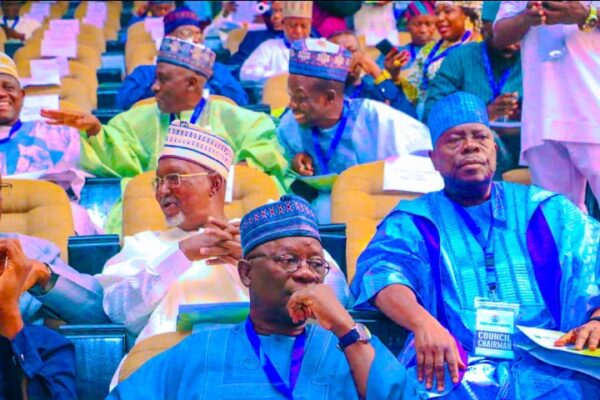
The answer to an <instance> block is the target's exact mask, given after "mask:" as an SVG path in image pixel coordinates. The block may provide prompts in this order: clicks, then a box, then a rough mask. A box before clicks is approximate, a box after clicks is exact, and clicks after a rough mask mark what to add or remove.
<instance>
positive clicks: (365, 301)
mask: <svg viewBox="0 0 600 400" xmlns="http://www.w3.org/2000/svg"><path fill="white" fill-rule="evenodd" d="M490 201H491V203H492V204H491V206H492V207H491V208H488V209H489V210H490V211H491V209H493V210H494V217H495V219H496V222H495V224H494V229H495V234H494V248H495V253H494V258H495V264H496V271H497V272H496V274H497V275H496V276H497V282H498V289H497V291H496V294H497V297H498V299H499V300H500V301H506V302H511V303H518V304H520V311H519V313H518V315H517V318H516V319H517V320H516V323H517V324H519V325H524V326H530V327H538V328H546V329H560V330H562V331H568V330H570V329H572V328H575V327H577V326H579V325H581V324H583V323H584V322H586V321H587V319H588V318H589V316H590V314H591V312H593V310H595V309H596V308H598V307H600V288H599V283H600V258H599V257H598V249H599V243H600V224H598V222H597V221H595V220H593V219H591V218H589V217H587V216H585V215H584V214H582V213H581V211H579V209H577V207H575V205H573V204H572V203H571V202H570V201H569V200H567V199H566V197H564V196H560V195H556V194H553V193H550V192H546V191H543V190H541V189H539V188H536V187H533V186H531V187H527V186H522V185H517V184H511V183H506V182H502V183H500V182H495V183H494V190H493V195H492V197H491V200H490ZM485 213H486V210H485V207H482V208H481V209H480V210H477V211H476V212H474V213H472V214H476V215H473V217H474V219H475V221H476V222H477V223H478V224H480V225H482V224H483V223H484V222H485V220H486V218H485ZM427 227H428V228H427ZM487 227H489V220H488V223H487ZM487 227H486V226H485V225H484V226H482V230H483V232H487ZM424 233H425V234H424ZM431 243H437V244H438V245H439V250H438V252H437V253H435V252H434V251H432V249H433V248H434V247H432V246H431ZM433 255H438V258H437V260H432V259H431V258H432V257H434V256H433ZM434 258H435V257H434ZM432 261H437V262H439V265H440V268H439V270H438V271H441V274H440V275H441V281H440V279H439V278H438V282H440V283H441V285H440V287H441V288H442V295H443V303H444V305H443V307H438V304H437V296H436V293H437V290H436V289H434V288H435V287H436V279H435V274H434V273H433V271H435V268H434V264H433V263H432ZM440 275H438V277H439V276H440ZM391 284H402V285H406V286H408V287H410V288H411V289H412V290H413V291H414V292H415V294H416V295H417V299H418V301H419V302H420V304H422V305H423V306H424V307H425V308H426V309H427V310H428V311H429V312H430V313H431V314H432V315H434V316H435V317H436V318H437V319H438V320H440V322H441V323H442V324H443V325H445V326H446V327H447V328H448V330H449V331H450V333H452V334H453V335H454V337H455V338H456V339H457V340H458V341H459V342H460V343H461V344H462V345H463V347H464V348H465V350H466V351H467V352H468V353H469V356H470V357H469V367H468V370H467V372H466V375H465V378H464V379H463V380H462V382H461V384H460V386H457V387H456V388H454V389H453V390H452V391H451V392H450V396H449V397H451V398H457V399H463V398H476V399H495V398H503V399H505V398H507V399H510V398H516V399H532V398H541V397H546V396H550V397H546V398H548V399H550V398H553V399H554V398H557V399H558V398H568V399H569V400H575V399H584V398H592V397H593V396H597V395H598V393H600V381H598V380H594V379H593V378H591V377H589V376H587V375H583V374H580V373H577V372H574V371H571V370H566V369H561V368H558V367H554V366H551V365H548V364H545V363H543V362H540V361H538V360H537V359H535V358H533V357H532V356H531V355H529V354H528V353H526V352H525V351H523V350H520V348H517V349H516V358H515V360H514V361H512V362H508V361H499V360H494V359H491V358H488V359H484V358H481V357H474V356H473V352H472V351H473V341H474V331H475V310H474V299H475V297H486V296H487V295H488V287H487V284H486V276H485V267H484V254H483V250H482V248H481V247H480V245H479V244H478V242H477V241H476V239H475V238H474V236H473V235H472V233H471V231H470V230H469V229H468V227H467V225H466V223H465V222H464V221H463V220H462V219H461V218H460V216H459V215H458V214H457V212H456V211H455V209H454V206H453V205H452V203H451V202H450V200H449V199H448V198H447V197H446V196H445V195H444V194H443V192H435V193H430V194H428V195H425V196H423V197H421V198H419V199H417V200H414V201H401V202H400V204H399V205H398V206H397V207H396V208H395V209H394V210H393V211H392V212H391V213H390V215H388V216H387V217H386V219H385V220H384V221H383V222H382V223H381V224H380V225H379V227H378V230H377V233H376V235H375V237H374V238H373V239H372V241H371V243H370V244H369V246H368V247H367V249H366V250H365V252H364V253H363V254H362V255H361V256H360V258H359V260H358V267H357V274H356V276H355V278H354V281H353V282H352V285H351V289H352V291H353V294H354V295H355V296H356V298H357V301H356V307H358V308H361V307H370V306H372V299H373V298H374V296H375V295H376V294H377V293H378V292H379V291H380V290H382V289H383V288H385V287H386V286H388V285H391ZM542 289H543V290H542ZM443 314H445V318H443ZM442 319H446V321H445V323H444V321H442ZM409 339H410V338H409ZM526 340H527V339H525V338H524V337H521V336H516V337H515V338H514V343H515V345H516V346H519V345H520V344H524V343H526ZM414 355H415V352H414V347H413V342H412V340H409V341H408V342H407V346H406V347H405V349H404V351H403V352H402V354H401V355H400V358H401V360H402V361H403V362H405V363H406V364H407V366H412V367H411V368H409V372H408V373H409V375H410V376H415V368H414V364H415V361H414ZM599 367H600V366H599ZM446 371H447V369H446ZM434 387H435V384H434ZM446 387H450V388H451V387H452V385H451V384H450V385H446ZM420 392H421V395H422V396H426V394H425V390H424V388H423V386H421V387H420ZM447 392H448V390H446V393H447ZM431 393H433V392H431ZM596 398H597V397H596Z"/></svg>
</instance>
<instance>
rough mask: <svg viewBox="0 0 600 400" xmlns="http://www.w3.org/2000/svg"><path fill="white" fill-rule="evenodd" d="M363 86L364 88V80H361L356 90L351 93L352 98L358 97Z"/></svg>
mask: <svg viewBox="0 0 600 400" xmlns="http://www.w3.org/2000/svg"><path fill="white" fill-rule="evenodd" d="M362 88H363V82H362V81H361V82H360V83H359V84H358V85H356V88H355V89H354V91H353V92H352V94H351V95H350V98H351V99H355V98H357V97H358V95H359V94H360V92H362Z"/></svg>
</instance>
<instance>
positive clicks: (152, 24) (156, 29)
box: [144, 17, 165, 39]
mask: <svg viewBox="0 0 600 400" xmlns="http://www.w3.org/2000/svg"><path fill="white" fill-rule="evenodd" d="M144 28H146V32H148V33H150V34H151V35H152V38H153V39H154V38H155V37H158V36H163V35H164V34H165V26H164V23H163V18H162V17H150V18H146V19H144Z"/></svg>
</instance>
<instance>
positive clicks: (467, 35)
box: [421, 31, 471, 90]
mask: <svg viewBox="0 0 600 400" xmlns="http://www.w3.org/2000/svg"><path fill="white" fill-rule="evenodd" d="M470 37H471V31H466V32H465V33H464V35H463V36H462V37H461V38H460V42H458V43H456V44H454V45H452V46H450V47H448V48H446V49H445V50H444V51H442V52H441V53H440V54H438V55H437V56H436V54H437V52H438V50H439V49H440V47H441V46H442V43H444V39H440V40H438V41H437V42H436V44H435V45H434V46H433V49H431V52H430V53H429V55H428V56H427V58H426V59H425V63H424V64H423V81H422V83H421V89H423V90H427V88H428V87H429V77H428V76H427V71H429V67H430V66H431V64H433V63H434V62H436V61H438V60H441V59H442V58H444V57H446V56H447V55H448V53H449V52H450V51H451V50H454V49H455V48H457V47H458V46H460V45H461V44H463V43H464V42H465V41H466V40H468V39H469V38H470Z"/></svg>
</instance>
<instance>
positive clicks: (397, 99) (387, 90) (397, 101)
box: [375, 79, 417, 119]
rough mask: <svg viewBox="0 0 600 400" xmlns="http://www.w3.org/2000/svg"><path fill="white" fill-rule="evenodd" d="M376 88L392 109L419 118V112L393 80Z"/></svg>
mask: <svg viewBox="0 0 600 400" xmlns="http://www.w3.org/2000/svg"><path fill="white" fill-rule="evenodd" d="M375 87H376V88H377V90H378V91H379V93H381V96H382V97H383V99H384V100H387V101H389V105H390V107H392V108H395V109H396V110H398V111H402V112H403V113H405V114H407V115H410V116H411V117H413V118H415V119H416V118H417V112H416V111H415V108H414V107H413V106H412V104H411V103H410V101H408V99H407V98H406V95H405V94H404V91H403V90H402V89H401V88H399V87H398V86H396V85H395V84H394V82H392V80H391V79H386V80H385V81H383V82H381V83H379V84H378V85H375Z"/></svg>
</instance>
